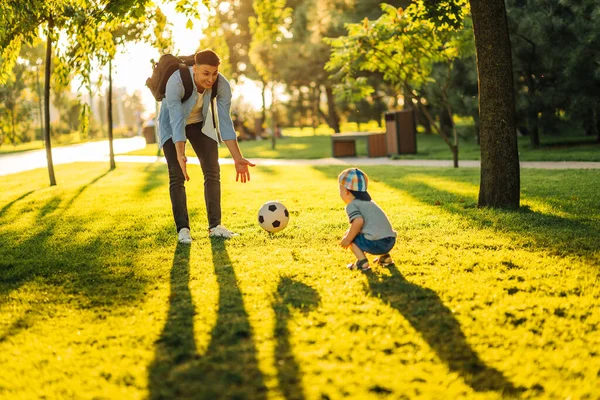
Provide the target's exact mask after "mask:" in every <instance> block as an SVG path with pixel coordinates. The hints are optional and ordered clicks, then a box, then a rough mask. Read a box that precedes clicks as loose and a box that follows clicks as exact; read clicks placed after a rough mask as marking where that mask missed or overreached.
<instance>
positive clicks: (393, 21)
mask: <svg viewBox="0 0 600 400" xmlns="http://www.w3.org/2000/svg"><path fill="white" fill-rule="evenodd" d="M381 7H382V9H383V11H384V14H383V15H382V16H381V17H379V18H378V19H377V20H375V21H369V20H367V19H365V20H364V21H363V22H362V23H359V24H347V25H346V26H347V29H348V36H340V37H338V38H336V39H330V40H328V41H327V43H329V44H330V45H331V47H332V51H331V60H330V62H329V63H328V64H327V65H326V68H327V69H328V70H330V71H335V72H336V75H337V77H338V78H340V79H341V80H342V84H341V85H338V87H337V90H338V93H340V94H341V95H344V96H345V97H346V98H348V99H350V100H351V101H355V102H356V101H360V100H362V99H363V98H365V97H367V96H369V95H370V94H371V93H372V92H373V89H372V87H370V85H368V83H367V80H366V78H365V77H361V76H359V73H360V71H371V72H379V73H381V74H382V75H383V79H384V80H385V81H386V82H389V83H390V84H392V85H394V86H395V87H396V89H397V91H398V92H403V93H404V94H405V104H406V103H408V104H412V103H413V102H414V104H415V105H417V106H419V109H420V110H422V111H423V113H424V115H425V116H426V118H427V120H428V122H429V126H431V127H433V128H434V129H435V131H436V132H437V133H438V134H439V135H440V136H441V137H442V138H443V139H444V141H445V142H446V143H447V144H448V146H449V147H450V149H451V150H452V154H453V158H454V166H455V167H458V136H457V133H456V129H455V127H454V124H453V122H452V121H453V112H452V106H451V103H450V95H449V84H450V82H451V77H452V67H453V62H454V60H455V59H457V58H458V56H459V48H461V47H465V46H464V45H462V42H464V41H466V40H470V38H469V37H467V35H466V34H465V32H466V30H464V29H463V30H457V31H453V30H441V29H438V28H436V26H435V25H434V24H433V23H431V22H429V21H425V20H423V19H419V18H415V15H418V14H420V13H422V12H423V11H424V7H423V4H422V3H419V2H415V3H413V4H411V5H410V6H409V7H408V8H407V9H406V12H404V11H403V10H402V9H401V8H395V7H392V6H390V5H387V4H382V6H381ZM435 67H439V68H437V69H438V70H441V71H442V74H438V76H436V78H437V79H432V74H433V71H434V68H435ZM428 83H429V84H430V85H434V86H435V89H436V90H435V91H430V95H432V96H430V97H427V98H426V97H425V96H424V91H423V89H424V88H425V86H426V85H427V84H428ZM433 94H435V98H434V96H433ZM406 95H408V96H406ZM432 100H436V103H433V101H432ZM432 105H436V106H438V109H439V114H440V121H439V122H438V121H437V120H436V119H435V118H434V116H432V115H431V113H430V111H429V109H430V106H432ZM446 121H449V122H446Z"/></svg>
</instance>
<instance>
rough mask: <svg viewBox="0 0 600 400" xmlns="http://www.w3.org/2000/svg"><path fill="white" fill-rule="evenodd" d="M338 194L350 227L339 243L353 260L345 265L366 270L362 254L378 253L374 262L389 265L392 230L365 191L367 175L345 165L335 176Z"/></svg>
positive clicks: (393, 240)
mask: <svg viewBox="0 0 600 400" xmlns="http://www.w3.org/2000/svg"><path fill="white" fill-rule="evenodd" d="M338 182H339V184H340V197H341V198H342V200H343V201H344V202H345V203H346V213H347V214H348V218H349V219H350V228H348V230H347V231H346V233H345V234H344V237H343V238H342V241H341V242H340V245H341V246H342V247H343V248H348V247H350V248H351V249H352V253H354V255H355V256H356V259H357V260H356V262H355V263H352V264H349V265H348V268H350V269H352V270H354V269H360V270H362V271H368V270H369V269H371V267H370V266H369V260H367V257H366V256H365V253H369V254H375V255H379V257H378V258H376V259H375V262H378V263H379V264H381V265H383V266H389V265H391V264H393V261H392V257H391V256H390V254H389V252H390V250H392V248H393V247H394V244H396V232H395V231H394V230H393V229H392V224H391V223H390V221H389V219H388V217H387V215H385V213H384V212H383V210H382V209H381V208H379V206H378V205H377V204H375V202H373V201H371V196H369V193H367V184H368V183H369V178H368V177H367V174H365V173H364V172H363V171H361V170H360V169H358V168H348V169H345V170H343V171H342V173H341V174H340V175H339V176H338Z"/></svg>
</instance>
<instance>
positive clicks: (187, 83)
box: [179, 64, 194, 103]
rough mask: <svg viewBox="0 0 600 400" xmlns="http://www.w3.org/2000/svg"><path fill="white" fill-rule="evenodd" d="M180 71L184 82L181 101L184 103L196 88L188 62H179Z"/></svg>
mask: <svg viewBox="0 0 600 400" xmlns="http://www.w3.org/2000/svg"><path fill="white" fill-rule="evenodd" d="M179 73H180V74H181V81H182V82H183V90H184V93H183V97H182V98H181V102H182V103H183V102H184V101H186V100H187V99H189V98H190V96H191V95H192V91H193V90H194V84H193V83H192V74H191V72H190V69H189V68H188V66H187V65H186V64H179Z"/></svg>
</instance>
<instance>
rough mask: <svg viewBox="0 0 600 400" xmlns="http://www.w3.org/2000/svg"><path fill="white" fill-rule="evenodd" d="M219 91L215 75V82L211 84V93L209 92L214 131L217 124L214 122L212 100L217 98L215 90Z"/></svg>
mask: <svg viewBox="0 0 600 400" xmlns="http://www.w3.org/2000/svg"><path fill="white" fill-rule="evenodd" d="M218 89H219V75H217V79H216V80H215V83H213V85H212V88H211V92H210V106H211V107H212V120H213V127H214V128H215V129H217V123H216V122H215V105H214V104H215V103H214V102H213V100H214V99H215V97H217V90H218Z"/></svg>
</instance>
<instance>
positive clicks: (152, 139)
mask: <svg viewBox="0 0 600 400" xmlns="http://www.w3.org/2000/svg"><path fill="white" fill-rule="evenodd" d="M143 133H144V139H146V144H150V143H156V131H155V128H154V125H146V126H144V129H143Z"/></svg>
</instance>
